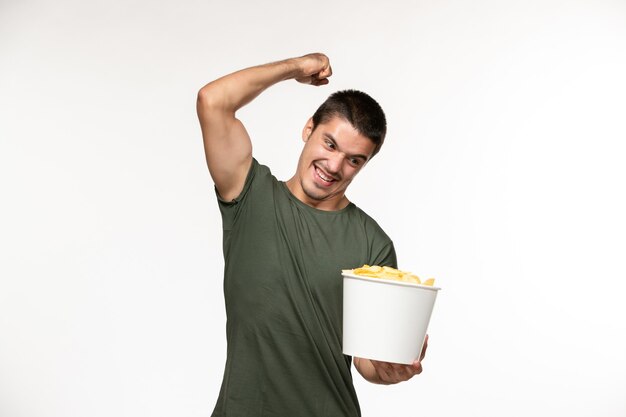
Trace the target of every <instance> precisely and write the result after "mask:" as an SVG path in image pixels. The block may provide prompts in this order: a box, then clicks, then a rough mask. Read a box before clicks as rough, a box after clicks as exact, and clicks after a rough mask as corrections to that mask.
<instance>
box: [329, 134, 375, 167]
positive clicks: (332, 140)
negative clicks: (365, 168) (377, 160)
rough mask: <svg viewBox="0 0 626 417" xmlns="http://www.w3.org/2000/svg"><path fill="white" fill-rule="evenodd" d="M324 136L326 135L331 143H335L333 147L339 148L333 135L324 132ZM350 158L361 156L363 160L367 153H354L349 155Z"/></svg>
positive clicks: (365, 159) (365, 158)
mask: <svg viewBox="0 0 626 417" xmlns="http://www.w3.org/2000/svg"><path fill="white" fill-rule="evenodd" d="M324 136H325V137H326V139H328V140H329V141H331V142H332V143H333V145H335V148H337V149H339V145H337V141H336V140H335V138H334V137H333V135H331V134H330V133H324ZM349 156H350V157H351V158H361V159H362V160H363V161H367V155H363V154H360V153H358V154H355V155H349Z"/></svg>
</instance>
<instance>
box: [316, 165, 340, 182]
mask: <svg viewBox="0 0 626 417" xmlns="http://www.w3.org/2000/svg"><path fill="white" fill-rule="evenodd" d="M315 174H316V175H317V177H318V178H319V179H321V180H322V183H324V184H325V185H330V184H332V183H333V182H335V181H337V180H336V179H334V178H333V177H331V176H328V175H326V174H324V173H323V172H322V170H320V169H319V168H318V167H315Z"/></svg>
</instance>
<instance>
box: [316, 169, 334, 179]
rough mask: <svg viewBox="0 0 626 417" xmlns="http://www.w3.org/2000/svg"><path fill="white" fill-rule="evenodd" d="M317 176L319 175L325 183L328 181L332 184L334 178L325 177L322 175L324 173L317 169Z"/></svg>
mask: <svg viewBox="0 0 626 417" xmlns="http://www.w3.org/2000/svg"><path fill="white" fill-rule="evenodd" d="M317 175H319V176H320V178H322V179H323V180H324V181H327V182H331V181H332V180H333V179H332V178H327V177H325V176H324V174H322V172H321V171H320V170H319V169H317Z"/></svg>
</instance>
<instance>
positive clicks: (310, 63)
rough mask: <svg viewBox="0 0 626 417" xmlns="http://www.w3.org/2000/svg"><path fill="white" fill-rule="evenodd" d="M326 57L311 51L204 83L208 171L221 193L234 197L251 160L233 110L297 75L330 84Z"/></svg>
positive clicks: (200, 103)
mask: <svg viewBox="0 0 626 417" xmlns="http://www.w3.org/2000/svg"><path fill="white" fill-rule="evenodd" d="M331 74H332V70H331V67H330V63H329V61H328V58H327V57H326V56H325V55H323V54H309V55H304V56H302V57H299V58H291V59H286V60H284V61H279V62H274V63H271V64H265V65H260V66H256V67H252V68H247V69H244V70H241V71H237V72H234V73H232V74H229V75H226V76H224V77H222V78H219V79H217V80H215V81H212V82H210V83H208V84H207V85H205V86H204V87H202V88H201V89H200V91H199V92H198V100H197V103H196V108H197V111H198V118H199V119H200V127H201V129H202V137H203V140H204V151H205V154H206V161H207V165H208V167H209V172H210V174H211V177H212V178H213V182H214V183H215V186H216V188H217V191H218V192H219V194H220V196H221V197H222V198H223V199H225V200H232V199H233V198H235V197H237V196H238V195H239V193H240V192H241V190H242V189H243V185H244V183H245V179H246V174H247V172H248V169H249V167H250V163H251V161H252V143H251V142H250V136H249V135H248V132H247V131H246V128H245V127H244V125H243V124H242V123H241V122H240V121H239V120H238V119H237V118H236V116H235V113H236V112H237V110H239V109H240V108H241V107H243V106H245V105H246V104H248V103H249V102H251V101H252V100H254V99H255V98H256V97H257V96H258V95H259V94H261V93H262V92H263V91H264V90H265V89H266V88H268V87H270V86H272V85H274V84H276V83H278V82H280V81H284V80H288V79H295V80H297V81H299V82H301V83H305V84H311V85H323V84H328V77H329V76H330V75H331Z"/></svg>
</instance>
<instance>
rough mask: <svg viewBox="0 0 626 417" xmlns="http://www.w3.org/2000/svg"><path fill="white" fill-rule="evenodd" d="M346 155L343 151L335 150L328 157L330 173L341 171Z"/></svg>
mask: <svg viewBox="0 0 626 417" xmlns="http://www.w3.org/2000/svg"><path fill="white" fill-rule="evenodd" d="M343 160H344V155H343V153H341V152H335V153H334V154H333V155H331V156H330V157H329V158H328V171H329V172H328V173H329V174H336V173H338V172H339V171H341V164H343Z"/></svg>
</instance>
